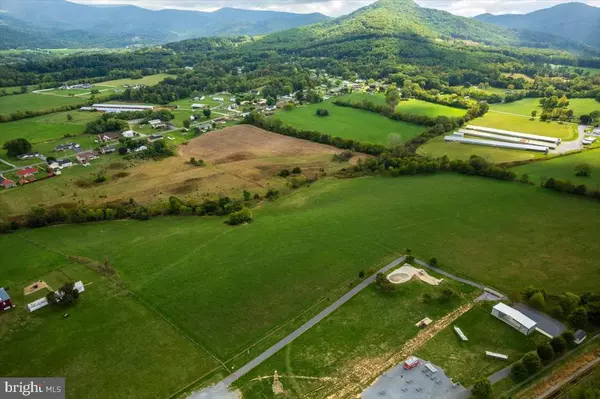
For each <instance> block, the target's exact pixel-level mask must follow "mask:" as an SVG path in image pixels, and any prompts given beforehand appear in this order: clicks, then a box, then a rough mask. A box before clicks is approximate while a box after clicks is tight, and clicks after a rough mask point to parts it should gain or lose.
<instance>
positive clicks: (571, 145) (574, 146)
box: [550, 125, 587, 154]
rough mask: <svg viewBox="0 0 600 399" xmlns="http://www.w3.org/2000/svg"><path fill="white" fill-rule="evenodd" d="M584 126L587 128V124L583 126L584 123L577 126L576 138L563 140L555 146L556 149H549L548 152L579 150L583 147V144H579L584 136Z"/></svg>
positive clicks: (561, 152) (559, 152)
mask: <svg viewBox="0 0 600 399" xmlns="http://www.w3.org/2000/svg"><path fill="white" fill-rule="evenodd" d="M586 128H587V126H585V125H579V126H577V138H576V139H575V140H571V141H563V142H562V143H560V145H559V146H558V147H556V150H551V151H550V153H551V154H564V153H566V152H571V151H579V150H581V148H582V147H583V144H581V141H582V140H583V139H584V137H585V129H586Z"/></svg>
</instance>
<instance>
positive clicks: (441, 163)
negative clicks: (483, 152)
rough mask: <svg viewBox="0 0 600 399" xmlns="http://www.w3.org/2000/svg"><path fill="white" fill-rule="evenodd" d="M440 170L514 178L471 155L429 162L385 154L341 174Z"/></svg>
mask: <svg viewBox="0 0 600 399" xmlns="http://www.w3.org/2000/svg"><path fill="white" fill-rule="evenodd" d="M441 171H450V172H457V173H461V174H467V175H474V176H482V177H489V178H492V179H498V180H508V181H514V180H515V179H516V177H517V175H516V174H515V173H514V172H512V171H510V170H506V169H503V168H500V167H497V166H495V165H494V164H490V163H489V162H487V161H486V160H485V159H483V158H481V157H479V156H476V155H473V156H471V158H470V159H469V160H468V161H462V160H454V161H450V160H449V159H448V157H447V156H444V157H442V158H438V159H430V158H426V157H422V156H418V155H412V154H401V155H400V156H394V155H393V154H390V153H386V154H382V155H380V156H378V157H377V158H369V159H366V160H360V161H359V162H358V164H357V165H355V166H354V167H352V168H350V169H348V170H347V171H345V173H350V174H365V173H367V174H374V173H377V174H386V175H389V176H394V177H397V176H405V175H415V174H431V173H437V172H441Z"/></svg>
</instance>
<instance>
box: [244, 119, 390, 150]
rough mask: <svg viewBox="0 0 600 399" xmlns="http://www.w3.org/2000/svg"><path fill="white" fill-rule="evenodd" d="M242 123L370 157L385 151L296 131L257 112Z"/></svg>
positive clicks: (352, 141) (310, 132) (308, 131)
mask: <svg viewBox="0 0 600 399" xmlns="http://www.w3.org/2000/svg"><path fill="white" fill-rule="evenodd" d="M244 123H248V124H251V125H254V126H257V127H260V128H262V129H265V130H269V131H271V132H275V133H279V134H283V135H285V136H290V137H296V138H299V139H303V140H310V141H314V142H316V143H321V144H328V145H332V146H334V147H337V148H341V149H343V150H351V151H355V152H363V153H365V154H370V155H379V154H382V153H384V152H385V151H387V150H388V149H387V148H386V147H385V146H382V145H378V144H370V143H361V142H359V141H356V140H349V139H343V138H341V137H332V136H330V135H328V134H323V133H319V132H314V131H310V130H298V129H296V128H294V127H293V126H289V125H284V124H283V122H281V121H280V120H279V119H277V118H265V117H264V116H263V115H261V114H259V113H257V112H251V113H250V114H249V115H248V116H246V117H245V118H244Z"/></svg>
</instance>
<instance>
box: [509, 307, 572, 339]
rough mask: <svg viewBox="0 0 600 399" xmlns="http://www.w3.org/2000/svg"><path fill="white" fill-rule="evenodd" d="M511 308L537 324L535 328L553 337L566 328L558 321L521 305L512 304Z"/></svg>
mask: <svg viewBox="0 0 600 399" xmlns="http://www.w3.org/2000/svg"><path fill="white" fill-rule="evenodd" d="M512 307H513V308H515V309H517V310H518V311H519V312H521V313H523V314H524V315H525V316H527V317H529V318H530V319H532V320H533V321H535V322H536V323H537V328H539V329H540V330H542V331H544V332H545V333H546V334H550V335H552V336H553V337H557V336H559V335H560V334H562V333H563V331H565V330H566V329H567V327H566V326H565V325H564V324H563V323H561V322H560V321H558V320H556V319H554V318H552V317H550V316H548V315H547V314H546V313H542V312H539V311H537V310H535V309H532V308H531V307H529V306H527V305H525V304H523V303H514V304H513V305H512Z"/></svg>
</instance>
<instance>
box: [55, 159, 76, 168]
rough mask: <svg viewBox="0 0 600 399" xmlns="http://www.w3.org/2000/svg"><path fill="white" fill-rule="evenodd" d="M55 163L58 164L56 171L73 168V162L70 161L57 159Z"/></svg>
mask: <svg viewBox="0 0 600 399" xmlns="http://www.w3.org/2000/svg"><path fill="white" fill-rule="evenodd" d="M56 163H57V164H58V169H63V168H70V167H71V166H73V161H71V160H70V159H59V160H58V161H56Z"/></svg>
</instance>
